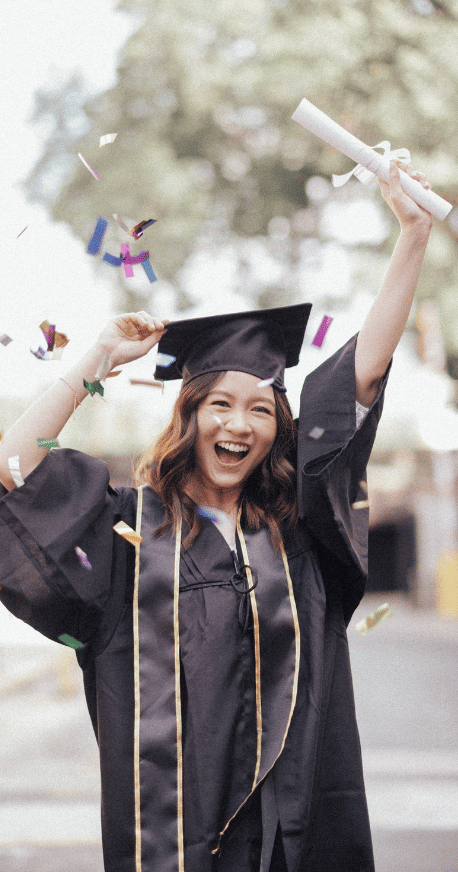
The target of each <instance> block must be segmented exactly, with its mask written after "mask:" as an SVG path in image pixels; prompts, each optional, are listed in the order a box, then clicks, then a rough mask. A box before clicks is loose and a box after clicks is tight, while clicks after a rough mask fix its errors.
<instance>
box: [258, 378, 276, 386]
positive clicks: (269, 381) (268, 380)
mask: <svg viewBox="0 0 458 872" xmlns="http://www.w3.org/2000/svg"><path fill="white" fill-rule="evenodd" d="M274 381H275V379H274V378H266V379H264V381H260V382H258V383H257V385H256V387H257V388H267V387H268V386H269V385H271V384H273V382H274Z"/></svg>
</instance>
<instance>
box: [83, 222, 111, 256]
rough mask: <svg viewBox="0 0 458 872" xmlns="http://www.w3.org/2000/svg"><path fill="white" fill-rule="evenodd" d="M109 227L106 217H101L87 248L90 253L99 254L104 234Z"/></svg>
mask: <svg viewBox="0 0 458 872" xmlns="http://www.w3.org/2000/svg"><path fill="white" fill-rule="evenodd" d="M107 227H108V221H107V220H106V218H99V219H98V221H97V224H96V225H95V230H94V233H93V234H92V236H91V238H90V240H89V243H88V246H87V250H88V252H89V254H98V253H99V249H100V246H101V244H102V239H103V234H104V233H105V230H106V229H107Z"/></svg>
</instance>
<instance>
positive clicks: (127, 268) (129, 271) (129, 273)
mask: <svg viewBox="0 0 458 872" xmlns="http://www.w3.org/2000/svg"><path fill="white" fill-rule="evenodd" d="M121 254H122V255H123V266H124V272H125V274H126V279H131V278H133V275H134V270H133V266H132V264H130V263H128V262H127V258H128V257H130V250H129V244H128V243H127V242H124V243H123V244H122V245H121Z"/></svg>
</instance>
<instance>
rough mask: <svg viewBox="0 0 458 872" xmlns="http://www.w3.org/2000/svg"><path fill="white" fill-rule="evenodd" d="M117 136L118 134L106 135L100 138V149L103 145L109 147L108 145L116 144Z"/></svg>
mask: <svg viewBox="0 0 458 872" xmlns="http://www.w3.org/2000/svg"><path fill="white" fill-rule="evenodd" d="M117 135H118V134H117V133H105V134H104V135H103V136H101V137H100V142H99V147H100V148H102V145H108V143H110V142H114V141H115V139H116V137H117Z"/></svg>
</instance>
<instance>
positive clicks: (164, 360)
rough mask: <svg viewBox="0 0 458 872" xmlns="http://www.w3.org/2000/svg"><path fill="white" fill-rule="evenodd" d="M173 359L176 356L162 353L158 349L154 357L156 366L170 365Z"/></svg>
mask: <svg viewBox="0 0 458 872" xmlns="http://www.w3.org/2000/svg"><path fill="white" fill-rule="evenodd" d="M175 361H176V357H173V355H172V354H163V353H162V351H160V352H159V354H158V355H157V357H156V363H157V365H158V366H171V364H172V363H175Z"/></svg>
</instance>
